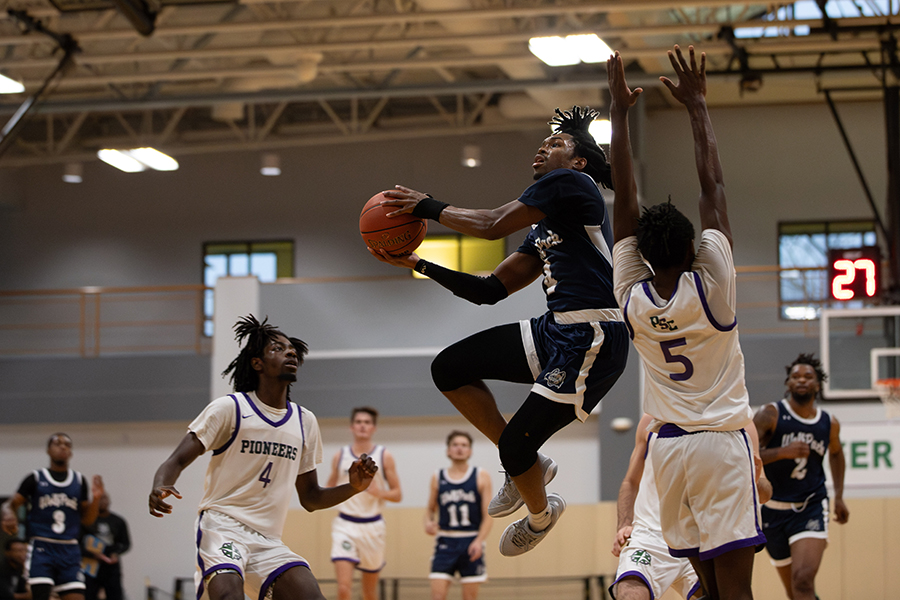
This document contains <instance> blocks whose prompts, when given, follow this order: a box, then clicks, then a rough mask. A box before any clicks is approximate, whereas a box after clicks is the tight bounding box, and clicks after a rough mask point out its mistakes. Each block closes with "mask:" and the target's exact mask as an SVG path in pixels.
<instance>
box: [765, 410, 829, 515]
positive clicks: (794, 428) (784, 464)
mask: <svg viewBox="0 0 900 600" xmlns="http://www.w3.org/2000/svg"><path fill="white" fill-rule="evenodd" d="M776 406H778V423H777V424H776V425H775V432H774V433H773V434H772V439H770V440H769V443H768V444H767V445H766V448H781V447H783V446H788V445H790V444H791V442H795V441H798V440H799V441H801V442H805V443H807V444H809V456H808V457H806V458H795V459H793V460H791V459H785V460H776V461H775V462H771V463H769V464H767V465H766V466H765V470H766V477H768V479H769V481H771V482H772V488H773V493H772V499H773V500H779V501H782V502H804V501H806V500H807V498H808V499H809V500H810V501H811V502H815V501H817V500H821V499H822V498H825V496H827V495H828V493H827V490H826V489H825V469H824V468H823V464H822V463H823V460H824V458H825V454H826V453H827V452H828V440H829V439H830V437H831V416H830V415H829V414H828V413H827V412H825V411H824V410H822V409H821V408H817V409H816V415H815V416H814V417H813V418H811V419H804V418H803V417H800V416H799V415H797V413H795V412H794V411H793V410H792V409H791V407H790V404H789V403H788V401H787V400H782V401H781V402H779V403H778V404H777V405H776Z"/></svg>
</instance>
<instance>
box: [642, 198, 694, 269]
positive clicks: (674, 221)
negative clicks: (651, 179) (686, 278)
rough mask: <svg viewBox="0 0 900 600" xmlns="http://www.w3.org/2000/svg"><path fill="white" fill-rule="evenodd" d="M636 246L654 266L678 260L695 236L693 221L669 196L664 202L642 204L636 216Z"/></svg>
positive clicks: (682, 258) (675, 262) (667, 265)
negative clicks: (642, 207) (653, 204)
mask: <svg viewBox="0 0 900 600" xmlns="http://www.w3.org/2000/svg"><path fill="white" fill-rule="evenodd" d="M635 233H636V234H637V243H638V250H639V251H640V253H641V255H642V256H643V257H644V259H645V260H646V261H647V262H649V263H650V266H652V267H653V268H654V269H666V268H669V267H674V266H676V265H679V264H681V262H682V261H683V260H684V257H685V255H686V254H687V251H688V249H689V248H690V246H691V242H692V241H693V240H694V224H693V223H691V220H690V219H688V218H687V217H685V216H684V215H683V214H682V213H681V212H680V211H679V210H678V209H677V208H675V205H674V204H672V197H671V196H670V197H669V201H668V202H665V203H663V204H657V205H656V206H651V207H650V208H647V207H644V211H643V213H641V216H640V217H639V218H638V220H637V230H636V232H635Z"/></svg>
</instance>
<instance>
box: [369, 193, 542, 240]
mask: <svg viewBox="0 0 900 600" xmlns="http://www.w3.org/2000/svg"><path fill="white" fill-rule="evenodd" d="M382 193H383V194H384V195H385V196H387V197H388V198H390V200H387V201H384V202H382V204H384V205H386V206H390V207H396V209H397V210H395V211H393V212H391V213H389V214H388V216H389V217H390V216H393V215H401V214H404V213H412V214H413V215H414V216H416V217H422V218H425V219H431V220H433V221H437V222H438V223H440V224H441V225H445V226H447V227H449V228H450V229H452V230H454V231H458V232H460V233H464V234H466V235H471V236H472V237H477V238H481V239H485V240H499V239H500V238H504V237H506V236H508V235H510V234H511V233H515V232H516V231H519V230H520V229H524V228H526V227H528V226H529V225H534V224H535V223H537V222H538V221H540V220H541V219H543V218H544V217H545V216H546V215H544V213H543V211H541V210H539V209H537V208H534V207H533V206H527V205H525V204H522V203H521V202H519V201H518V200H513V201H512V202H507V203H506V204H504V205H503V206H500V207H498V208H493V209H481V208H478V209H473V208H459V207H456V206H450V205H449V204H447V203H446V202H441V201H440V200H436V199H435V198H432V197H431V196H429V195H428V194H425V193H422V192H417V191H416V190H413V189H410V188H408V187H405V186H402V185H397V186H394V189H392V190H385V191H384V192H382Z"/></svg>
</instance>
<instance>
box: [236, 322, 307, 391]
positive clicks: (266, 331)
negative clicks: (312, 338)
mask: <svg viewBox="0 0 900 600" xmlns="http://www.w3.org/2000/svg"><path fill="white" fill-rule="evenodd" d="M268 321H269V318H268V317H266V318H265V319H263V322H262V323H260V322H259V320H257V318H256V317H254V316H253V315H249V316H246V317H241V318H240V319H238V322H237V323H235V324H234V339H236V340H237V342H238V344H243V343H244V338H246V339H247V344H246V345H245V346H244V347H243V348H241V351H240V353H239V354H238V355H237V358H235V359H234V360H233V361H231V364H230V365H228V368H227V369H225V370H224V371H222V376H223V377H225V376H227V375H231V377H230V378H229V381H231V382H232V383H233V385H234V391H236V392H252V391H255V390H256V389H257V388H258V387H259V373H257V372H256V370H255V369H254V368H253V364H252V360H253V359H254V358H261V357H262V355H263V352H265V350H266V346H268V345H269V342H270V341H272V340H273V339H275V338H277V337H285V338H287V339H288V340H289V341H290V342H291V345H292V346H293V347H294V350H296V351H297V360H298V361H299V363H300V364H301V365H302V364H303V357H304V356H306V353H307V352H308V351H309V348H308V347H307V346H306V343H305V342H304V341H303V340H300V339H297V338H294V337H289V336H287V335H285V334H284V333H283V332H281V331H280V330H278V329H276V328H275V326H274V325H269V323H268Z"/></svg>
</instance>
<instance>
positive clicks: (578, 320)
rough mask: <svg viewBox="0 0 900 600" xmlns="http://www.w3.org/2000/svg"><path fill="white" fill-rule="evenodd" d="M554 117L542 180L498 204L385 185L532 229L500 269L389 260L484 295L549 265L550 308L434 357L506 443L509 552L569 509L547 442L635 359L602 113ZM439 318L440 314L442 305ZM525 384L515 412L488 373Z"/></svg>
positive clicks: (467, 411) (503, 511) (462, 292)
mask: <svg viewBox="0 0 900 600" xmlns="http://www.w3.org/2000/svg"><path fill="white" fill-rule="evenodd" d="M556 113H557V116H556V117H555V118H554V119H553V120H552V121H551V125H552V126H553V129H554V133H553V134H552V135H551V136H549V137H548V138H546V139H545V140H544V142H543V143H542V144H541V146H540V148H539V149H538V152H537V155H536V156H535V157H534V161H533V163H532V165H531V167H532V170H533V178H534V179H535V182H534V183H533V184H532V185H531V186H530V187H529V188H528V189H526V190H525V191H524V192H523V193H522V195H520V196H519V198H518V199H516V200H513V201H511V202H508V203H507V204H504V205H503V206H500V207H499V208H495V209H493V210H474V209H465V208H459V207H456V206H449V205H447V204H445V203H443V202H440V201H438V200H436V199H434V198H431V197H430V196H428V195H426V194H423V193H422V192H417V191H415V190H411V189H409V188H406V187H403V186H397V189H394V190H388V191H386V192H384V195H385V196H388V197H389V198H392V200H391V201H389V202H386V204H389V205H391V206H396V207H397V210H396V211H394V212H393V213H391V214H401V213H407V212H411V213H412V214H414V215H417V216H422V217H427V218H431V219H434V220H436V221H438V222H439V223H440V224H441V225H445V226H447V227H449V228H451V229H454V230H456V231H459V232H460V233H464V234H466V235H471V236H474V237H479V238H485V239H499V238H503V237H506V236H508V235H510V234H512V233H515V232H516V231H519V230H520V229H524V228H526V227H529V228H530V232H529V233H528V235H527V236H526V238H525V241H524V243H523V244H522V245H521V246H519V248H518V250H516V251H515V252H513V253H512V254H510V255H509V256H508V257H506V259H505V260H504V261H503V262H501V263H500V265H498V266H497V268H496V269H494V272H493V274H491V276H490V277H476V276H473V275H469V274H467V273H459V272H457V271H451V270H449V269H445V268H443V267H440V266H438V265H435V264H432V263H430V262H427V261H425V260H419V257H418V256H417V255H416V254H411V255H409V256H405V257H392V256H390V255H388V254H387V253H385V252H384V251H381V252H375V251H373V250H371V249H370V251H371V252H372V254H374V255H375V256H376V257H377V258H379V259H380V260H382V261H384V262H387V263H390V264H393V265H396V266H399V267H406V268H410V269H415V270H416V271H418V272H420V273H423V274H424V275H426V276H428V277H430V278H431V279H433V280H434V281H436V282H437V283H438V284H440V285H442V286H444V287H445V288H447V289H449V290H450V291H452V292H453V293H454V294H456V295H457V296H460V297H462V298H465V299H466V300H469V301H470V302H474V303H475V304H495V303H497V302H499V301H500V300H503V299H504V298H506V297H507V296H508V295H509V294H512V293H514V292H517V291H519V290H521V289H523V288H525V287H526V286H528V285H529V284H531V283H532V282H533V281H534V280H536V279H537V278H538V277H541V276H543V287H544V292H545V294H546V297H547V309H548V311H547V312H546V313H544V314H543V315H542V316H540V317H536V318H533V319H531V320H528V321H521V322H519V323H510V324H507V325H500V326H499V327H494V328H492V329H488V330H486V331H482V332H479V333H476V334H474V335H472V336H470V337H468V338H466V339H463V340H461V341H459V342H457V343H455V344H453V345H452V346H450V347H448V348H446V349H444V350H443V351H442V352H441V353H440V354H438V356H437V357H436V358H435V359H434V362H432V364H431V375H432V379H433V380H434V383H435V385H436V386H437V388H438V389H439V390H440V391H441V392H442V393H443V394H444V396H446V397H447V398H448V399H449V400H450V402H452V403H453V405H454V406H455V407H456V408H457V410H459V412H460V413H462V415H463V416H464V417H466V419H468V420H469V422H470V423H472V425H474V426H475V427H477V428H478V430H479V431H481V432H482V433H483V434H484V435H486V436H487V437H488V439H490V440H491V441H492V442H494V443H495V444H497V446H498V448H499V450H500V461H501V462H502V463H503V468H504V469H505V470H506V474H507V475H508V477H507V478H506V481H505V483H504V485H503V487H502V488H501V489H500V492H499V493H498V494H497V495H496V496H495V497H494V499H493V500H492V501H491V504H490V510H489V514H490V515H491V516H492V517H502V516H506V515H510V514H512V513H514V512H515V511H516V510H518V509H519V508H521V506H522V505H523V504H524V505H525V506H527V507H528V513H529V514H528V515H527V516H526V517H525V518H523V519H520V520H519V521H516V522H515V523H512V524H511V525H509V526H508V527H507V528H506V530H505V531H504V532H503V535H502V536H501V538H500V553H501V554H503V555H505V556H515V555H519V554H523V553H525V552H528V551H530V550H531V549H532V548H534V547H535V545H537V544H538V543H539V542H540V541H541V540H543V539H545V538H546V536H547V533H549V531H550V530H551V528H552V527H553V526H554V525H555V524H556V522H557V520H558V519H559V517H560V515H561V514H562V512H563V511H564V510H565V508H566V503H565V501H564V500H563V499H562V498H561V497H560V496H559V495H557V494H547V492H546V489H545V485H546V484H547V483H549V482H550V480H551V479H553V477H554V476H555V475H556V471H557V465H556V463H555V462H554V461H553V460H552V459H551V458H549V457H547V456H544V455H543V454H539V453H538V450H539V449H540V448H541V446H542V445H543V444H544V443H545V442H546V441H547V440H548V439H550V436H552V435H553V434H554V433H556V432H557V431H559V430H560V429H562V428H563V427H565V426H566V425H568V424H569V423H572V422H573V421H575V420H576V419H577V420H579V421H585V420H586V419H587V417H588V415H589V414H590V413H591V411H592V410H593V409H594V408H595V407H596V406H597V405H598V404H599V403H600V400H601V399H602V398H603V396H604V395H606V393H607V392H608V391H609V390H610V388H612V386H613V384H614V383H615V382H616V380H617V379H618V378H619V376H620V375H621V374H622V371H623V370H624V369H625V361H626V359H627V356H628V333H627V330H626V329H625V324H624V323H623V322H622V315H621V312H620V311H619V309H618V308H617V307H616V300H615V297H614V296H613V293H612V256H611V254H610V247H611V244H612V231H611V229H610V224H609V218H608V215H607V212H606V205H605V204H604V201H603V196H602V195H601V193H600V190H599V188H598V185H599V184H602V185H604V186H606V187H608V188H609V187H612V186H611V181H610V174H609V164H608V163H607V162H606V156H605V155H604V154H603V151H602V150H601V149H600V146H598V145H597V143H596V141H595V140H594V138H593V137H592V136H591V134H590V133H589V132H588V127H589V125H590V124H591V122H592V121H593V120H594V118H595V117H596V116H597V113H596V111H593V110H591V109H586V108H581V107H577V106H575V107H572V110H571V111H565V112H563V111H560V110H559V109H557V111H556ZM435 316H436V318H439V317H440V315H435ZM486 379H497V380H501V381H511V382H515V383H524V384H528V385H530V386H531V393H530V394H529V395H528V397H527V398H526V399H525V401H524V402H523V403H522V405H521V406H520V407H519V409H518V410H517V411H516V413H515V414H514V415H513V417H512V418H511V419H510V420H509V423H507V421H506V418H505V417H504V416H503V415H502V414H501V412H500V410H499V409H498V408H497V403H496V401H495V399H494V396H493V395H492V394H491V391H490V390H489V389H488V387H487V385H485V383H484V380H486Z"/></svg>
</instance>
